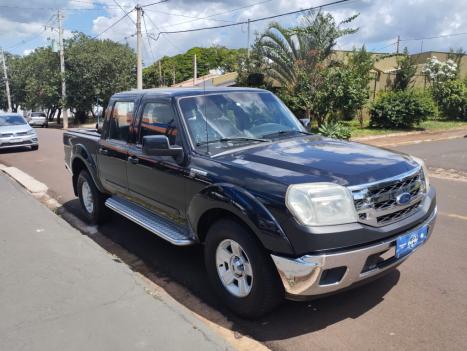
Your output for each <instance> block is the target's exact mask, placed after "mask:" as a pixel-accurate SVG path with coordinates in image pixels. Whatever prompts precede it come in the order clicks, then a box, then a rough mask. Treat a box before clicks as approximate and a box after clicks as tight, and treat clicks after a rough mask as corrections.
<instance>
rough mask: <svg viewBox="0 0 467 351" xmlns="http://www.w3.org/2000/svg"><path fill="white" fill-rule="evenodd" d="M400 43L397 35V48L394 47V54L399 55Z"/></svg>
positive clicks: (399, 37)
mask: <svg viewBox="0 0 467 351" xmlns="http://www.w3.org/2000/svg"><path fill="white" fill-rule="evenodd" d="M400 42H401V36H400V35H398V36H397V47H396V53H397V54H399V44H400Z"/></svg>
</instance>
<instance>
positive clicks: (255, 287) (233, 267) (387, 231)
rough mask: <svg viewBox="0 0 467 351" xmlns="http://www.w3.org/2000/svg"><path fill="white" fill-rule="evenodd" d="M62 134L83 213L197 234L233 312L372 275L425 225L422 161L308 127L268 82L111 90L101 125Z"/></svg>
mask: <svg viewBox="0 0 467 351" xmlns="http://www.w3.org/2000/svg"><path fill="white" fill-rule="evenodd" d="M63 138H64V140H63V141H64V147H65V161H66V167H67V168H68V169H69V170H70V172H71V173H72V175H73V177H72V181H73V189H74V192H75V194H76V195H77V196H78V197H79V200H80V202H81V205H82V208H83V211H84V214H85V216H86V217H87V219H88V220H89V221H90V222H93V223H102V222H103V221H104V220H108V219H109V218H110V217H109V212H112V211H113V212H116V213H118V214H120V215H122V216H124V217H126V218H127V219H129V220H131V221H133V222H135V223H136V224H138V225H140V226H142V227H144V228H146V229H147V230H148V231H150V232H152V233H154V234H155V235H157V236H159V237H161V238H162V239H165V240H167V241H169V242H170V243H172V244H174V245H180V246H183V245H195V244H201V245H203V246H204V257H205V264H206V270H207V274H208V276H209V280H210V282H211V283H212V289H213V290H214V291H215V292H216V293H217V294H218V295H219V296H220V298H221V299H222V301H223V302H224V303H225V304H226V305H227V306H228V307H229V308H230V309H231V310H233V311H234V312H235V313H237V314H239V315H241V316H243V317H249V318H255V317H258V316H261V315H263V314H265V313H267V312H269V311H271V310H272V309H273V308H274V307H275V306H277V305H278V304H279V303H280V302H281V301H282V300H283V298H284V297H286V298H289V299H294V300H302V299H311V298H315V297H318V296H322V295H326V294H330V293H335V292H337V291H340V290H342V289H345V288H349V287H351V286H354V285H355V284H357V283H362V282H364V281H369V280H371V279H370V278H376V277H378V276H380V275H382V274H384V273H386V272H388V271H389V270H391V269H394V268H395V267H396V266H398V265H399V264H401V263H402V262H403V261H405V260H406V259H407V258H408V257H409V256H410V255H411V254H412V253H413V252H414V251H415V250H417V249H418V248H419V247H420V246H421V245H422V244H424V243H425V242H426V241H427V240H428V239H429V238H430V235H431V233H432V231H433V226H434V223H435V218H436V212H437V209H436V196H435V189H434V188H433V187H432V186H431V185H430V182H429V180H428V172H427V169H426V167H425V165H424V163H423V161H422V160H420V159H418V158H415V157H412V156H409V155H405V154H401V153H396V152H392V151H388V150H384V149H379V148H376V147H372V146H367V145H363V144H359V143H354V142H347V141H340V140H334V139H329V138H325V137H322V136H320V135H315V134H311V133H309V132H308V131H307V130H306V129H305V128H304V127H303V126H302V125H301V124H300V122H299V121H298V120H297V118H296V117H295V116H294V115H293V114H292V113H291V112H290V111H289V110H288V109H287V107H286V106H285V105H284V104H283V103H282V102H281V101H280V100H279V99H278V98H277V97H276V96H275V95H273V94H272V93H270V92H268V91H265V90H259V89H247V88H222V89H219V88H218V89H207V90H203V89H149V90H135V91H128V92H122V93H118V94H115V95H114V96H113V97H112V98H111V99H110V102H109V105H108V108H107V110H106V113H105V119H104V122H103V125H102V128H100V129H97V130H83V129H76V130H70V131H67V132H65V133H64V137H63Z"/></svg>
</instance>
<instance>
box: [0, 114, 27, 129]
mask: <svg viewBox="0 0 467 351" xmlns="http://www.w3.org/2000/svg"><path fill="white" fill-rule="evenodd" d="M20 124H26V121H25V119H24V118H23V117H21V116H17V115H5V116H0V127H5V126H17V125H20Z"/></svg>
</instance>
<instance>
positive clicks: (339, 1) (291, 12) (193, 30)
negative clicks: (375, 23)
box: [151, 0, 352, 40]
mask: <svg viewBox="0 0 467 351" xmlns="http://www.w3.org/2000/svg"><path fill="white" fill-rule="evenodd" d="M349 1H352V0H337V1H333V2H329V3H327V4H323V5H319V6H313V7H309V8H306V9H302V10H295V11H289V12H285V13H281V14H278V15H272V16H266V17H261V18H256V19H252V20H248V21H241V22H235V23H231V24H223V25H219V26H211V27H201V28H194V29H185V30H177V31H167V32H159V33H158V34H157V36H156V37H155V38H154V37H151V38H152V39H153V40H158V39H159V37H160V36H161V34H178V33H190V32H199V31H203V30H210V29H220V28H226V27H233V26H239V25H242V24H248V22H250V23H253V22H260V21H265V20H270V19H274V18H278V17H284V16H289V15H293V14H297V13H301V12H305V11H312V10H316V9H321V8H324V7H329V6H333V5H338V4H342V3H345V2H349Z"/></svg>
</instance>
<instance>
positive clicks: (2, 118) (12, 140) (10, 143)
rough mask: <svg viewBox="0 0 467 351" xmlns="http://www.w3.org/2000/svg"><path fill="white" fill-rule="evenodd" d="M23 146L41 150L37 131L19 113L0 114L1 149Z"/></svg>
mask: <svg viewBox="0 0 467 351" xmlns="http://www.w3.org/2000/svg"><path fill="white" fill-rule="evenodd" d="M22 146H25V147H30V148H31V149H32V150H37V149H38V148H39V141H38V140H37V133H36V131H35V130H34V129H33V128H32V127H31V126H30V125H29V124H28V123H27V122H26V120H25V119H24V117H23V116H22V115H20V114H18V113H6V114H0V149H6V148H14V147H22Z"/></svg>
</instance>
